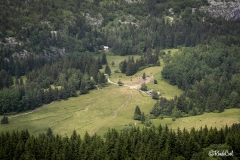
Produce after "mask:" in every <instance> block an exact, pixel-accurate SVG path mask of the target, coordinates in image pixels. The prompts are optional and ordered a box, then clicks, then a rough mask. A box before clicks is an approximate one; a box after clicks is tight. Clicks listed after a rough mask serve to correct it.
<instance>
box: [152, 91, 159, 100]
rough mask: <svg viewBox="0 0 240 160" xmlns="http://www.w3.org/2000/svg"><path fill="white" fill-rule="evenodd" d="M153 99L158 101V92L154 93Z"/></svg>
mask: <svg viewBox="0 0 240 160" xmlns="http://www.w3.org/2000/svg"><path fill="white" fill-rule="evenodd" d="M152 99H158V93H157V91H152Z"/></svg>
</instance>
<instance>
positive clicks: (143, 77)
mask: <svg viewBox="0 0 240 160" xmlns="http://www.w3.org/2000/svg"><path fill="white" fill-rule="evenodd" d="M142 79H143V80H145V79H146V73H145V72H144V73H143V75H142Z"/></svg>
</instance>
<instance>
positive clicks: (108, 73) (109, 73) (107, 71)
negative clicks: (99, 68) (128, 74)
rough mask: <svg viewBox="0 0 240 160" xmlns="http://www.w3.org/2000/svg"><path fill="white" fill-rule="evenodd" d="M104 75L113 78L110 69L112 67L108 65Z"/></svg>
mask: <svg viewBox="0 0 240 160" xmlns="http://www.w3.org/2000/svg"><path fill="white" fill-rule="evenodd" d="M104 73H106V74H107V75H108V76H111V73H112V72H111V69H110V67H109V66H108V64H107V65H106V67H105V71H104Z"/></svg>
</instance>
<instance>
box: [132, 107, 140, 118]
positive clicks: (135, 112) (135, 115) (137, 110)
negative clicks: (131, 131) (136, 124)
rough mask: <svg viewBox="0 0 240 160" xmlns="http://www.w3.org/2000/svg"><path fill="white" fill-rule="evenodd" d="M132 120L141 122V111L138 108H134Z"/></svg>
mask: <svg viewBox="0 0 240 160" xmlns="http://www.w3.org/2000/svg"><path fill="white" fill-rule="evenodd" d="M133 119H134V120H141V110H140V108H139V106H136V108H135V111H134V116H133Z"/></svg>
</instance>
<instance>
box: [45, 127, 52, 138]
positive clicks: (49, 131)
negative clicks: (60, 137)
mask: <svg viewBox="0 0 240 160" xmlns="http://www.w3.org/2000/svg"><path fill="white" fill-rule="evenodd" d="M46 135H47V136H48V137H52V136H53V132H52V129H51V128H50V127H49V128H48V129H47V133H46Z"/></svg>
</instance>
